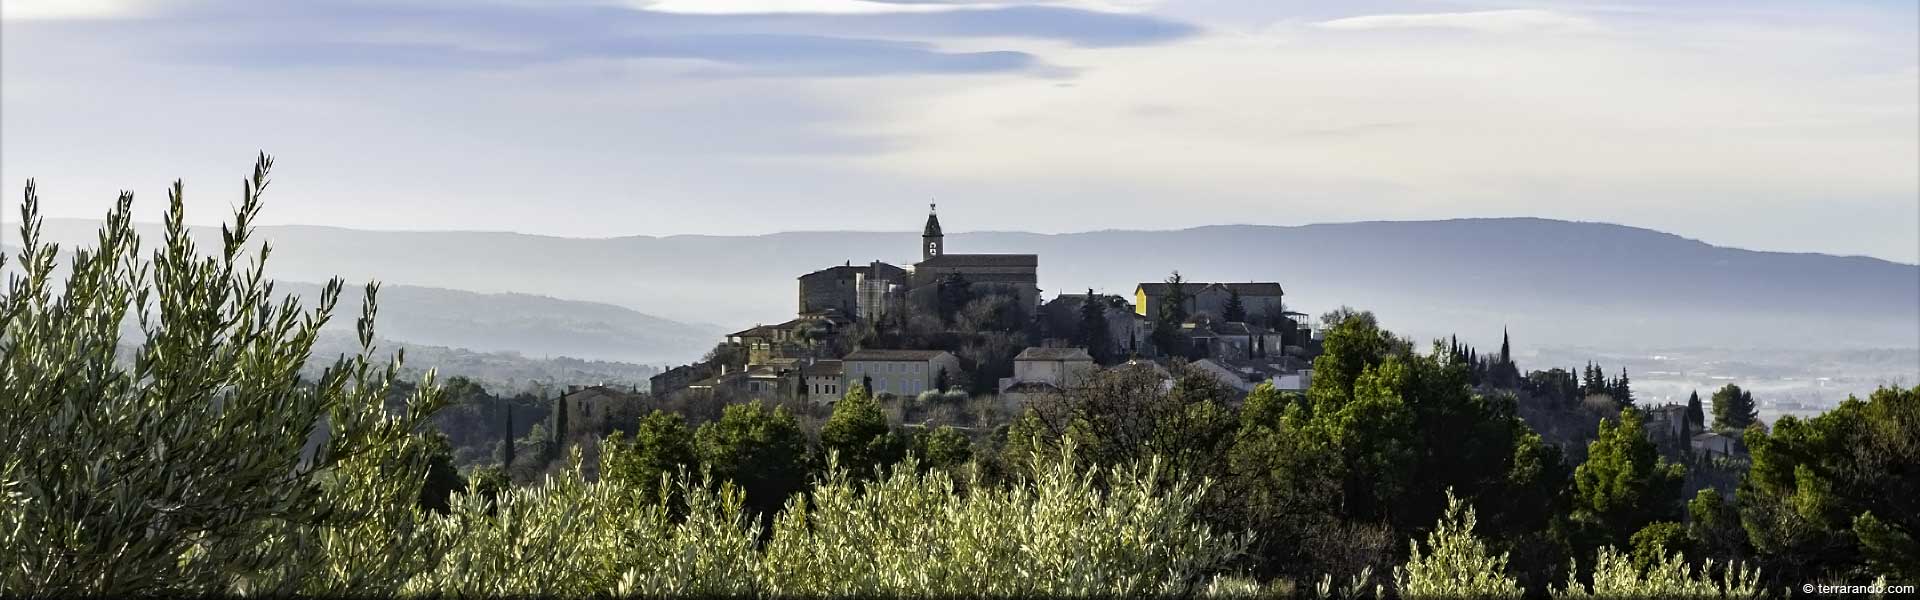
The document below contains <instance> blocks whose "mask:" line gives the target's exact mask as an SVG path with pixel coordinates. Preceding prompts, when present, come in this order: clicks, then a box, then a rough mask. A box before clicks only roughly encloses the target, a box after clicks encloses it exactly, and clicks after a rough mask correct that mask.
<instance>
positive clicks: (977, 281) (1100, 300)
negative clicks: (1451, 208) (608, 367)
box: [443, 207, 1754, 489]
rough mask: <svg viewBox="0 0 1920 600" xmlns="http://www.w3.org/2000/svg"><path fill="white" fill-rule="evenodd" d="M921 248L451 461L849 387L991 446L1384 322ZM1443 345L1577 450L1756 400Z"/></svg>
mask: <svg viewBox="0 0 1920 600" xmlns="http://www.w3.org/2000/svg"><path fill="white" fill-rule="evenodd" d="M915 250H916V252H917V253H918V254H919V261H918V262H915V263H913V264H911V265H909V266H898V265H895V264H892V263H888V262H883V261H870V262H866V263H864V264H854V263H853V262H852V261H843V262H842V264H839V265H833V266H828V267H826V268H822V269H819V270H816V271H813V272H810V273H804V274H800V275H797V276H796V277H795V294H794V313H793V315H792V316H791V317H790V318H786V319H785V320H783V321H780V322H778V323H776V324H772V325H767V324H757V325H754V326H752V327H748V328H745V329H741V330H739V331H736V332H733V333H731V334H728V335H726V336H725V338H724V339H721V340H718V341H717V343H716V344H715V345H714V347H713V348H712V349H711V350H710V351H708V352H707V353H706V354H705V356H704V357H702V359H701V360H699V361H696V362H694V363H692V364H686V365H680V366H675V367H672V368H670V369H667V370H665V371H664V372H661V373H660V374H658V375H655V376H653V377H652V378H651V379H650V381H649V382H648V386H647V388H648V389H637V388H626V387H622V386H609V385H569V386H567V387H566V388H565V389H564V390H558V391H560V393H559V394H558V395H557V396H554V397H548V396H546V395H545V394H537V395H527V394H523V395H522V396H517V397H514V398H513V399H511V400H510V401H507V402H505V404H504V405H505V406H509V407H511V409H510V410H506V411H491V412H490V411H477V412H473V413H472V414H466V415H465V416H459V417H454V416H447V417H443V420H446V421H449V423H448V424H445V427H444V429H446V430H448V431H454V432H460V433H459V434H458V435H453V436H452V437H453V438H454V439H453V440H452V442H453V444H454V445H455V446H456V447H458V448H460V451H459V452H458V453H456V460H457V462H458V463H459V464H467V465H474V464H480V463H482V462H485V461H487V460H496V461H500V462H502V463H503V464H509V465H518V467H517V468H516V469H515V470H513V472H514V473H515V477H516V478H518V479H523V480H524V479H526V478H529V477H533V476H535V475H536V474H537V473H538V472H540V471H541V470H542V469H547V470H550V469H552V468H554V465H556V464H559V463H558V462H557V461H558V460H559V458H560V456H561V454H562V453H561V452H560V449H561V448H564V447H571V446H578V447H580V448H582V449H584V450H586V451H588V452H589V453H590V454H592V453H595V452H597V448H598V441H599V440H600V439H601V438H603V437H604V436H607V435H609V434H612V433H615V432H625V433H626V434H628V435H633V434H635V433H636V431H635V430H634V427H635V425H636V424H637V423H639V422H640V420H641V418H642V417H643V416H645V414H646V413H648V412H651V411H656V410H658V411H665V412H667V413H671V414H674V415H678V416H679V418H684V419H685V423H686V424H687V425H689V426H699V425H702V424H705V423H710V422H713V421H715V420H718V419H720V418H721V416H722V413H723V412H724V411H726V410H727V409H728V408H729V407H741V406H744V405H748V404H756V405H765V406H778V407H781V408H782V409H783V410H787V411H790V413H791V414H793V415H794V416H796V417H797V418H798V419H799V423H800V424H801V427H802V428H804V429H806V430H808V431H818V430H819V428H820V427H821V426H822V423H824V421H825V419H827V418H828V417H829V416H830V415H831V414H833V413H834V412H835V405H836V403H837V402H839V401H840V400H841V399H842V398H843V397H844V396H845V395H846V394H847V393H848V392H849V391H850V390H852V389H853V388H854V387H855V386H860V387H862V388H864V389H865V390H867V391H868V392H869V393H870V395H871V396H872V397H873V399H875V400H877V401H878V402H879V404H880V406H881V407H883V410H884V412H885V414H886V421H887V422H888V423H890V424H891V426H893V427H897V428H901V430H902V431H911V432H919V433H916V434H913V435H916V436H917V435H922V434H925V433H927V432H930V431H932V430H934V429H950V430H951V431H953V432H958V433H960V434H962V435H964V436H966V437H968V438H972V439H973V442H974V443H981V444H986V446H983V448H984V447H997V445H998V444H1003V443H1005V441H1004V439H1002V438H1001V437H1000V436H1003V435H1004V434H1005V432H1006V431H1008V428H1009V427H1011V426H1012V425H1014V424H1015V422H1016V421H1019V420H1020V419H1021V418H1022V415H1026V414H1029V409H1030V408H1034V407H1042V408H1045V407H1048V406H1055V407H1056V408H1057V405H1060V404H1062V403H1065V404H1073V403H1075V402H1078V401H1080V400H1084V399H1085V398H1087V397H1092V396H1101V395H1103V394H1104V395H1112V394H1114V393H1120V394H1125V393H1128V392H1115V391H1114V390H1104V391H1103V390H1101V389H1097V388H1100V386H1103V385H1112V384H1113V383H1114V382H1116V381H1132V382H1136V383H1137V382H1141V381H1145V382H1149V383H1143V384H1140V385H1147V386H1157V390H1156V391H1155V392H1154V393H1172V392H1174V391H1175V390H1174V388H1175V386H1183V387H1186V388H1193V387H1194V386H1202V387H1204V388H1206V390H1205V392H1204V395H1206V396H1208V397H1214V398H1219V399H1221V400H1223V401H1225V402H1227V403H1228V404H1229V405H1232V406H1237V405H1238V403H1239V400H1240V399H1241V398H1244V397H1246V396H1247V395H1248V394H1249V393H1251V392H1253V391H1254V390H1255V388H1257V387H1259V386H1262V385H1267V386H1271V387H1272V388H1274V390H1275V391H1278V392H1283V393H1286V392H1296V393H1301V394H1303V395H1304V393H1305V392H1306V391H1307V390H1308V389H1309V388H1310V387H1311V386H1312V385H1313V380H1314V370H1313V365H1314V363H1315V358H1317V357H1319V356H1320V355H1321V354H1322V352H1323V351H1324V350H1325V348H1323V340H1324V339H1325V337H1326V335H1327V333H1328V331H1327V330H1324V329H1322V327H1324V326H1325V325H1324V324H1325V323H1338V322H1342V321H1345V320H1347V319H1349V318H1352V317H1356V316H1358V317H1364V318H1365V319H1368V320H1370V319H1371V318H1372V316H1371V314H1369V313H1357V312H1353V311H1351V309H1346V308H1344V307H1343V308H1341V309H1339V310H1336V311H1334V312H1333V313H1330V314H1328V315H1325V316H1323V317H1322V318H1321V319H1320V322H1319V323H1315V322H1311V321H1309V320H1308V318H1307V315H1306V314H1304V313H1302V312H1296V311H1294V310H1291V309H1290V307H1289V306H1288V305H1287V303H1286V296H1285V290H1284V289H1283V288H1282V287H1281V285H1280V283H1278V282H1272V281H1264V282H1194V281H1186V280H1185V279H1184V278H1183V277H1182V276H1181V275H1180V274H1179V273H1178V272H1174V273H1170V274H1167V275H1165V276H1164V277H1163V278H1162V279H1161V280H1158V281H1144V282H1141V283H1138V284H1136V285H1135V286H1133V293H1132V295H1131V296H1130V297H1128V296H1120V295H1114V294H1100V293H1096V292H1095V291H1094V290H1090V289H1089V290H1086V291H1085V292H1083V293H1073V292H1067V293H1057V294H1054V295H1053V297H1051V298H1046V297H1044V296H1043V294H1042V290H1041V289H1040V286H1039V269H1040V257H1039V256H1038V255H1034V254H964V253H957V252H949V251H948V250H949V248H948V246H947V240H946V236H945V234H944V233H943V231H942V226H941V223H940V218H939V215H938V214H937V212H933V211H932V210H931V207H930V211H929V214H928V215H927V220H926V224H925V226H924V227H923V229H922V231H921V243H920V246H919V247H918V248H917V249H915ZM1437 343H1438V344H1439V345H1437V346H1435V347H1434V352H1435V356H1441V357H1443V360H1444V361H1445V362H1446V363H1448V364H1458V365H1465V366H1466V367H1467V368H1466V369H1465V370H1464V373H1465V376H1466V377H1467V379H1466V381H1464V382H1463V383H1466V384H1467V385H1469V386H1471V387H1473V388H1474V389H1476V390H1479V391H1481V392H1484V393H1487V394H1490V395H1492V396H1495V397H1510V398H1513V401H1514V407H1513V409H1512V410H1514V411H1515V416H1517V417H1519V418H1521V419H1523V420H1524V421H1525V422H1526V423H1527V424H1528V425H1529V426H1530V427H1531V428H1532V429H1533V430H1535V431H1537V432H1539V434H1540V435H1541V438H1542V440H1543V441H1545V442H1547V443H1549V444H1551V445H1553V446H1556V447H1558V448H1561V449H1562V450H1563V451H1564V452H1566V453H1567V455H1568V456H1569V457H1574V458H1579V457H1582V456H1584V453H1585V451H1586V446H1587V443H1588V442H1590V441H1591V440H1592V439H1593V436H1594V435H1595V432H1596V431H1597V430H1598V427H1599V425H1600V424H1601V423H1603V422H1606V421H1609V420H1615V419H1618V418H1619V416H1620V415H1621V413H1622V412H1623V411H1625V410H1627V409H1629V408H1636V409H1637V410H1640V411H1643V414H1644V417H1643V418H1644V426H1643V428H1642V431H1643V432H1644V435H1645V437H1646V438H1648V440H1649V441H1651V442H1652V443H1653V444H1654V446H1655V447H1656V448H1658V450H1659V452H1660V454H1661V455H1662V456H1665V457H1668V458H1669V459H1671V460H1674V461H1694V462H1700V461H1705V462H1704V463H1702V464H1706V463H1711V462H1713V461H1723V462H1724V461H1735V462H1738V461H1742V460H1744V459H1745V456H1746V454H1747V449H1746V448H1745V447H1744V444H1743V443H1742V442H1741V440H1740V438H1739V432H1740V431H1741V430H1742V429H1744V428H1745V427H1746V425H1747V424H1748V423H1751V422H1752V420H1753V419H1754V417H1753V416H1752V415H1750V414H1749V413H1751V412H1752V410H1751V406H1752V399H1751V394H1750V393H1747V392H1744V391H1742V390H1740V389H1738V388H1737V387H1736V386H1728V388H1727V389H1722V390H1719V391H1716V392H1714V393H1713V394H1712V404H1713V406H1714V407H1715V409H1714V413H1715V415H1716V416H1715V417H1714V418H1713V419H1712V420H1711V421H1712V423H1711V426H1709V425H1710V423H1709V419H1707V414H1706V411H1705V410H1704V409H1703V406H1704V405H1705V404H1706V403H1705V402H1704V401H1703V400H1701V399H1700V398H1699V397H1698V395H1697V394H1696V396H1695V397H1693V398H1690V399H1689V402H1688V403H1687V404H1686V405H1677V404H1676V405H1660V406H1651V405H1648V406H1641V405H1638V403H1636V402H1635V399H1634V394H1633V390H1632V387H1631V384H1630V383H1629V380H1628V376H1627V373H1626V371H1625V370H1624V369H1623V370H1621V371H1619V374H1618V376H1613V375H1611V374H1610V373H1608V372H1606V371H1604V370H1603V369H1602V368H1601V367H1599V366H1598V365H1593V364H1589V365H1587V366H1586V368H1585V369H1578V368H1575V369H1565V368H1558V367H1555V368H1549V369H1545V370H1536V371H1528V372H1524V373H1523V372H1522V371H1520V369H1519V368H1518V366H1517V365H1516V364H1515V363H1514V361H1513V357H1512V354H1511V348H1510V344H1509V342H1508V340H1507V339H1506V336H1505V335H1504V333H1503V335H1502V340H1501V345H1500V348H1499V350H1498V352H1497V353H1496V352H1486V353H1481V352H1479V351H1477V350H1475V349H1474V348H1472V347H1471V346H1468V345H1463V344H1461V343H1460V342H1459V341H1458V340H1442V341H1440V342H1437ZM1394 344H1397V348H1398V349H1397V350H1395V352H1414V351H1417V350H1418V348H1415V347H1413V346H1412V344H1413V342H1412V341H1411V340H1405V339H1399V340H1398V341H1396V342H1394ZM1136 375H1139V376H1143V377H1142V378H1139V379H1132V378H1133V377H1134V376H1136ZM1128 385H1132V384H1128ZM1135 391H1141V390H1135ZM479 393H480V395H481V396H484V392H479ZM482 404H484V403H482ZM1722 405H1728V406H1735V407H1736V409H1730V410H1729V411H1728V414H1729V415H1732V416H1733V417H1734V418H1722V417H1721V416H1718V415H1719V413H1720V412H1722V411H1721V408H1720V407H1721V406H1722ZM1738 406H1746V407H1748V408H1745V409H1739V408H1737V407H1738ZM463 414H464V413H463ZM451 421H460V422H461V423H464V424H455V423H451ZM501 436H504V439H505V440H506V441H505V443H504V444H495V443H494V442H495V441H496V440H497V439H500V437H501ZM990 438H991V439H990ZM916 439H918V438H916ZM507 446H511V447H514V448H516V454H524V455H527V456H530V457H533V459H532V460H530V461H523V462H526V464H519V463H517V462H516V461H515V460H514V459H513V456H514V455H515V454H503V452H504V451H503V450H500V448H503V447H507ZM490 452H491V454H490ZM589 462H591V461H589ZM1721 471H1722V470H1712V469H1707V470H1701V471H1699V474H1698V476H1697V477H1694V481H1695V483H1694V484H1690V485H1696V484H1697V485H1718V486H1721V487H1726V486H1729V485H1731V484H1730V483H1729V482H1731V481H1732V480H1731V479H1725V480H1721V479H1714V478H1712V477H1708V476H1707V474H1711V473H1719V472H1721ZM1728 489H1731V488H1730V487H1729V488H1728Z"/></svg>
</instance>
